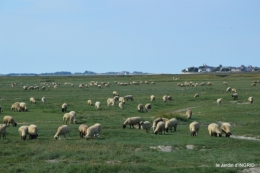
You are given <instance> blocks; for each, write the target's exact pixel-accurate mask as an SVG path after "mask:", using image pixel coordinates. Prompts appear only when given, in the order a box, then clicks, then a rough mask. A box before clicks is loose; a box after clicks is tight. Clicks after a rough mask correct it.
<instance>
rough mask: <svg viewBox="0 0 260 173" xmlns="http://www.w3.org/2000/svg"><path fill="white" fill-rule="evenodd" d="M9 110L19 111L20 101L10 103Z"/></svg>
mask: <svg viewBox="0 0 260 173" xmlns="http://www.w3.org/2000/svg"><path fill="white" fill-rule="evenodd" d="M11 110H13V111H18V112H20V110H21V108H20V102H15V103H14V104H12V106H11Z"/></svg>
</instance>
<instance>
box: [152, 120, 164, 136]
mask: <svg viewBox="0 0 260 173" xmlns="http://www.w3.org/2000/svg"><path fill="white" fill-rule="evenodd" d="M163 132H164V134H165V123H164V122H163V121H160V122H158V123H157V126H156V129H155V130H154V134H156V135H157V134H158V133H159V134H160V135H161V134H162V133H163Z"/></svg>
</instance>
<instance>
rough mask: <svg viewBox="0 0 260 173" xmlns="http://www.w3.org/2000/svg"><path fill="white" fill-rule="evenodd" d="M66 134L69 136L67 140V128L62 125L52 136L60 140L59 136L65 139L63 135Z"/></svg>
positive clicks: (68, 132) (68, 131)
mask: <svg viewBox="0 0 260 173" xmlns="http://www.w3.org/2000/svg"><path fill="white" fill-rule="evenodd" d="M66 134H68V135H69V138H70V130H69V127H68V126H67V125H62V126H60V127H59V128H58V130H57V132H56V134H55V135H54V139H56V140H57V139H58V138H60V136H61V135H63V136H64V139H66V138H65V135H66Z"/></svg>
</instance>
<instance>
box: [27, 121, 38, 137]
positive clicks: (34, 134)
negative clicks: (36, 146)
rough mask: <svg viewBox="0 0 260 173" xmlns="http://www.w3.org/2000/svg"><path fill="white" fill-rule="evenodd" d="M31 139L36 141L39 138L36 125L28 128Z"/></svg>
mask: <svg viewBox="0 0 260 173" xmlns="http://www.w3.org/2000/svg"><path fill="white" fill-rule="evenodd" d="M28 134H29V139H36V138H37V137H38V127H37V126H36V125H34V124H31V125H29V126H28Z"/></svg>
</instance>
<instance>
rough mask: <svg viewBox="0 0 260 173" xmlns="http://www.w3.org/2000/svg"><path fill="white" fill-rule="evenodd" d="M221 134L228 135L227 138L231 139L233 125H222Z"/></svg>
mask: <svg viewBox="0 0 260 173" xmlns="http://www.w3.org/2000/svg"><path fill="white" fill-rule="evenodd" d="M220 129H221V132H223V133H225V134H226V137H230V135H232V133H231V125H230V124H229V123H222V124H221V126H220Z"/></svg>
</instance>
